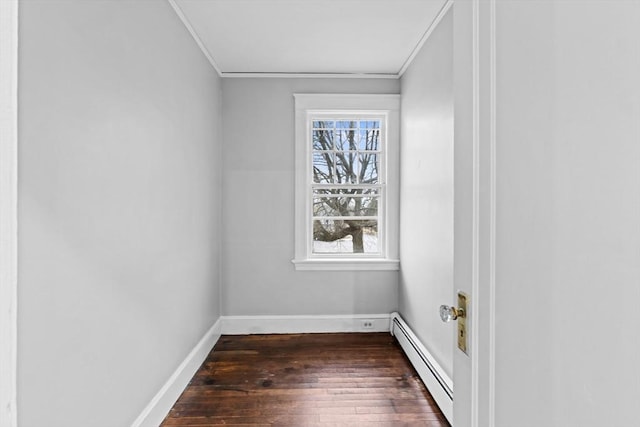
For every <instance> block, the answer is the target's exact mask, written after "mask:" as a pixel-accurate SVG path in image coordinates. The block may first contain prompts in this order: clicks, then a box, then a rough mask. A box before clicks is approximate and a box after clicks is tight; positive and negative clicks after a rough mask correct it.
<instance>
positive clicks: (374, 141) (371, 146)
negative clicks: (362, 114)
mask: <svg viewBox="0 0 640 427" xmlns="http://www.w3.org/2000/svg"><path fill="white" fill-rule="evenodd" d="M358 150H360V151H378V150H380V130H375V129H360V131H359V138H358Z"/></svg>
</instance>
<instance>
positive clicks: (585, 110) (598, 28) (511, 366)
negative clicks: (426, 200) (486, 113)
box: [496, 1, 640, 427]
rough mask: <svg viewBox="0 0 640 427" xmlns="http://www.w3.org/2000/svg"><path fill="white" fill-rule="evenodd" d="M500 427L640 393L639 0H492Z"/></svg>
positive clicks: (621, 419)
mask: <svg viewBox="0 0 640 427" xmlns="http://www.w3.org/2000/svg"><path fill="white" fill-rule="evenodd" d="M496 16H497V21H496V22H497V29H498V32H497V34H498V39H497V49H496V52H497V69H496V76H497V128H496V130H497V150H496V153H497V154H496V155H497V161H496V164H497V170H496V176H497V187H496V192H497V193H496V197H497V198H496V201H497V217H496V218H497V241H496V245H497V252H496V257H497V258H496V259H497V270H496V308H497V311H496V367H497V374H496V426H498V427H512V426H518V427H527V426H540V425H544V426H548V427H596V426H603V425H606V426H611V427H628V426H632V425H637V424H638V411H637V406H638V398H639V397H640V364H639V363H638V361H639V360H640V346H638V340H637V330H638V327H639V326H640V311H639V310H638V309H637V307H636V306H637V302H638V300H639V299H640V225H639V224H640V79H638V76H640V43H639V42H638V40H640V25H638V23H640V2H637V1H609V2H586V1H582V2H497V15H496Z"/></svg>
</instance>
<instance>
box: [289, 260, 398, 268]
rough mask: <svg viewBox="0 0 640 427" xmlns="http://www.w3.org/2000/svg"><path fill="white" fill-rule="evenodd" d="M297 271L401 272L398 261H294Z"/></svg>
mask: <svg viewBox="0 0 640 427" xmlns="http://www.w3.org/2000/svg"><path fill="white" fill-rule="evenodd" d="M291 262H292V263H293V264H294V266H295V269H296V270H297V271H313V270H315V271H393V270H400V260H397V259H326V258H325V259H294V260H292V261H291Z"/></svg>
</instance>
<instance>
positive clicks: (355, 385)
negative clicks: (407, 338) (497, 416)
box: [162, 333, 449, 427]
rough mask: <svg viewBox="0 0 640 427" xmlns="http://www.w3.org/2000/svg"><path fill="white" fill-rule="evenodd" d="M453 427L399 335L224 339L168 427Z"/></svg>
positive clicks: (180, 401) (166, 423) (169, 418)
mask: <svg viewBox="0 0 640 427" xmlns="http://www.w3.org/2000/svg"><path fill="white" fill-rule="evenodd" d="M213 425H225V426H254V427H255V426H296V427H302V426H378V427H381V426H429V427H446V426H449V424H448V423H447V421H446V420H445V418H444V416H443V415H442V413H441V412H440V410H439V409H438V407H437V406H436V404H435V402H434V401H433V399H432V397H431V395H429V393H428V392H427V391H426V389H425V387H424V385H423V384H422V382H421V381H420V380H419V379H418V376H417V374H416V372H415V371H414V370H413V368H412V367H411V365H410V363H409V361H408V360H407V359H406V357H405V356H404V354H403V353H402V350H401V349H400V347H399V346H398V344H397V343H396V341H395V338H393V337H392V336H391V335H389V334H387V333H382V334H377V333H373V334H371V333H370V334H302V335H249V336H223V337H221V338H220V340H219V341H218V343H217V344H216V346H215V348H214V350H213V351H212V352H211V353H210V354H209V356H208V357H207V359H206V361H205V362H204V363H203V364H202V366H201V367H200V369H199V370H198V372H197V373H196V375H195V376H194V377H193V379H192V380H191V383H190V384H189V386H188V387H187V388H186V389H185V391H184V392H183V394H182V396H181V397H180V398H179V399H178V401H177V402H176V404H175V405H174V407H173V408H172V409H171V411H170V412H169V414H168V415H167V418H166V419H165V420H164V422H163V424H162V426H164V427H169V426H213Z"/></svg>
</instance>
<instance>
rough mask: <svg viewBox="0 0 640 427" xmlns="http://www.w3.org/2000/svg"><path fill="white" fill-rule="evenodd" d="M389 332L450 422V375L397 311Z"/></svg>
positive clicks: (393, 316)
mask: <svg viewBox="0 0 640 427" xmlns="http://www.w3.org/2000/svg"><path fill="white" fill-rule="evenodd" d="M390 332H391V335H393V336H395V337H396V340H398V343H399V344H400V347H402V350H403V351H404V353H405V354H406V356H407V358H408V359H409V361H410V362H411V364H412V365H413V367H414V368H415V370H416V372H417V373H418V375H419V376H420V379H421V380H422V382H423V384H424V385H425V387H426V388H427V390H429V393H431V396H432V397H433V399H434V400H435V401H436V403H437V404H438V407H439V408H440V410H441V411H442V413H443V414H444V416H445V417H446V418H447V420H449V422H450V423H452V422H453V380H452V379H451V377H450V376H449V375H448V374H447V373H446V371H445V370H444V369H443V368H442V366H441V365H440V364H439V363H438V362H437V361H436V359H435V358H434V357H433V356H432V355H431V353H430V352H429V350H428V349H427V348H426V347H425V346H424V344H422V342H421V341H420V339H419V338H418V336H417V335H416V334H415V333H414V332H413V330H412V329H411V328H410V327H409V325H408V324H407V323H406V322H405V321H404V319H402V317H401V316H400V314H398V313H391V323H390Z"/></svg>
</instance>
